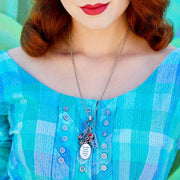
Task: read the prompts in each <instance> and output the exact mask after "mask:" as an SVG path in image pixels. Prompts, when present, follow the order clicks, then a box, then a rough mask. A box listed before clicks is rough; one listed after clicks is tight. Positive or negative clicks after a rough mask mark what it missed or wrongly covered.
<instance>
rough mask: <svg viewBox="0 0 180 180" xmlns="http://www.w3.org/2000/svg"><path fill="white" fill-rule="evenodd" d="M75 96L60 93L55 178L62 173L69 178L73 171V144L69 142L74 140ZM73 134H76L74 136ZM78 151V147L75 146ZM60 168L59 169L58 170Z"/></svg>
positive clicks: (54, 157) (63, 176)
mask: <svg viewBox="0 0 180 180" xmlns="http://www.w3.org/2000/svg"><path fill="white" fill-rule="evenodd" d="M74 103H75V102H74V98H72V97H70V96H65V97H64V95H62V94H60V95H59V116H58V121H57V130H56V137H55V142H54V156H53V169H52V176H53V178H54V179H58V178H59V174H61V178H62V179H67V178H68V177H69V173H70V172H71V169H70V168H71V166H70V165H71V163H72V157H74V151H72V150H71V149H72V144H70V143H69V142H73V141H74V136H75V134H74V132H75V130H74V119H72V117H74V114H75V105H74ZM72 134H74V135H73V136H72ZM74 149H75V151H76V147H74ZM57 169H58V171H57Z"/></svg>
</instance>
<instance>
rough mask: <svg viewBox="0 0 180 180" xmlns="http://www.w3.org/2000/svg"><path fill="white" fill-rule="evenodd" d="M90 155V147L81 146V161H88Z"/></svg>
mask: <svg viewBox="0 0 180 180" xmlns="http://www.w3.org/2000/svg"><path fill="white" fill-rule="evenodd" d="M90 155H91V146H90V145H89V144H83V145H82V146H81V148H80V156H81V158H82V159H84V160H85V159H89V157H90Z"/></svg>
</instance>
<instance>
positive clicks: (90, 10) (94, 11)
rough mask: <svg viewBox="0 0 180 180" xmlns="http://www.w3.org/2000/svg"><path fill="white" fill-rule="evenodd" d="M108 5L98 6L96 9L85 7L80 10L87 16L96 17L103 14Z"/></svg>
mask: <svg viewBox="0 0 180 180" xmlns="http://www.w3.org/2000/svg"><path fill="white" fill-rule="evenodd" d="M108 4H109V3H108ZM108 4H105V5H102V6H99V7H97V8H86V7H81V9H82V10H83V11H84V12H85V13H86V14H87V15H98V14H101V13H102V12H104V11H105V10H106V8H107V6H108Z"/></svg>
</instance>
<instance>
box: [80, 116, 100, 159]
mask: <svg viewBox="0 0 180 180" xmlns="http://www.w3.org/2000/svg"><path fill="white" fill-rule="evenodd" d="M90 122H93V125H92V126H91V127H90V126H89V124H90ZM85 126H86V128H87V129H85V130H84V131H83V132H82V133H81V134H80V135H79V136H78V139H79V144H80V145H81V148H80V156H81V158H82V159H88V158H89V157H90V155H91V147H93V148H96V147H98V142H97V137H96V134H95V133H93V132H92V128H93V127H94V126H95V122H94V120H93V119H92V117H91V116H90V117H89V119H88V120H87V121H86V122H85Z"/></svg>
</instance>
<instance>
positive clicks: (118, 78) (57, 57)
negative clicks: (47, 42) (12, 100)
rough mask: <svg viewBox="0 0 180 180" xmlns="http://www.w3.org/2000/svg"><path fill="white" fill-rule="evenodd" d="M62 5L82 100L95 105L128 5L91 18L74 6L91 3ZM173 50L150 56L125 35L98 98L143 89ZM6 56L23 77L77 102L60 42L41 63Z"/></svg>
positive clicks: (114, 3)
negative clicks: (69, 23) (69, 24)
mask: <svg viewBox="0 0 180 180" xmlns="http://www.w3.org/2000/svg"><path fill="white" fill-rule="evenodd" d="M61 2H62V4H63V5H64V7H65V9H66V10H67V11H68V12H69V13H70V15H71V16H72V30H71V36H72V48H73V55H74V61H75V65H76V69H77V74H78V79H79V83H80V88H81V91H82V95H83V98H85V99H97V100H99V98H100V96H101V93H102V91H103V90H104V87H105V84H106V82H107V80H108V78H109V75H110V73H111V71H112V68H113V65H114V63H115V61H116V59H117V57H118V54H119V52H120V49H121V45H122V41H123V39H124V37H125V34H126V32H127V29H128V22H127V19H126V13H125V10H126V8H127V6H128V4H129V0H121V1H120V0H111V1H106V2H110V6H109V7H108V8H107V10H106V11H105V12H104V13H102V14H101V15H98V16H97V15H96V16H93V17H92V16H88V15H86V14H84V13H83V12H82V10H81V9H80V7H79V6H80V5H85V4H93V2H94V1H91V0H89V1H86V0H83V1H82V0H61ZM96 3H98V2H96ZM101 3H102V2H101ZM110 12H113V13H110ZM174 49H175V47H173V46H171V45H169V46H167V47H166V48H165V49H164V50H161V51H158V52H157V51H154V50H152V48H151V47H150V46H149V45H148V43H147V42H146V40H145V39H143V38H141V37H139V36H137V35H135V34H134V33H133V32H132V31H130V34H129V36H128V39H127V42H126V44H125V47H124V49H123V52H122V54H121V57H120V59H119V62H118V65H117V67H116V69H115V72H114V74H113V76H112V79H111V82H110V84H109V86H108V88H107V91H106V93H105V95H104V97H103V99H111V98H114V97H117V96H120V95H122V94H124V93H126V92H128V91H130V90H132V89H134V88H136V87H137V86H139V85H140V84H142V83H143V82H144V81H145V80H146V79H147V78H148V77H149V76H150V75H151V74H152V72H153V71H154V70H155V69H156V68H157V67H158V66H159V64H161V62H162V61H163V60H164V59H165V58H166V57H167V56H168V54H169V53H171V52H172V51H173V50H174ZM8 53H9V55H10V56H11V57H12V59H13V60H14V61H15V62H16V63H17V64H18V65H19V66H21V67H22V68H23V69H24V70H25V71H26V72H28V73H29V74H30V75H32V76H33V77H34V78H36V79H37V80H38V81H40V82H41V83H43V84H45V85H46V86H48V87H50V88H51V89H53V90H54V91H57V92H60V93H63V94H67V95H70V96H75V97H80V95H79V92H78V88H77V84H76V80H75V76H74V72H73V66H72V62H71V56H70V53H69V47H66V45H65V44H64V43H63V42H60V41H59V42H57V43H56V44H55V45H54V46H53V47H52V48H51V50H50V51H49V52H48V53H47V54H46V55H44V56H42V57H40V58H33V57H30V56H28V55H27V54H26V53H25V52H24V51H23V50H22V48H21V47H18V48H16V49H12V50H9V51H8Z"/></svg>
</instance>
